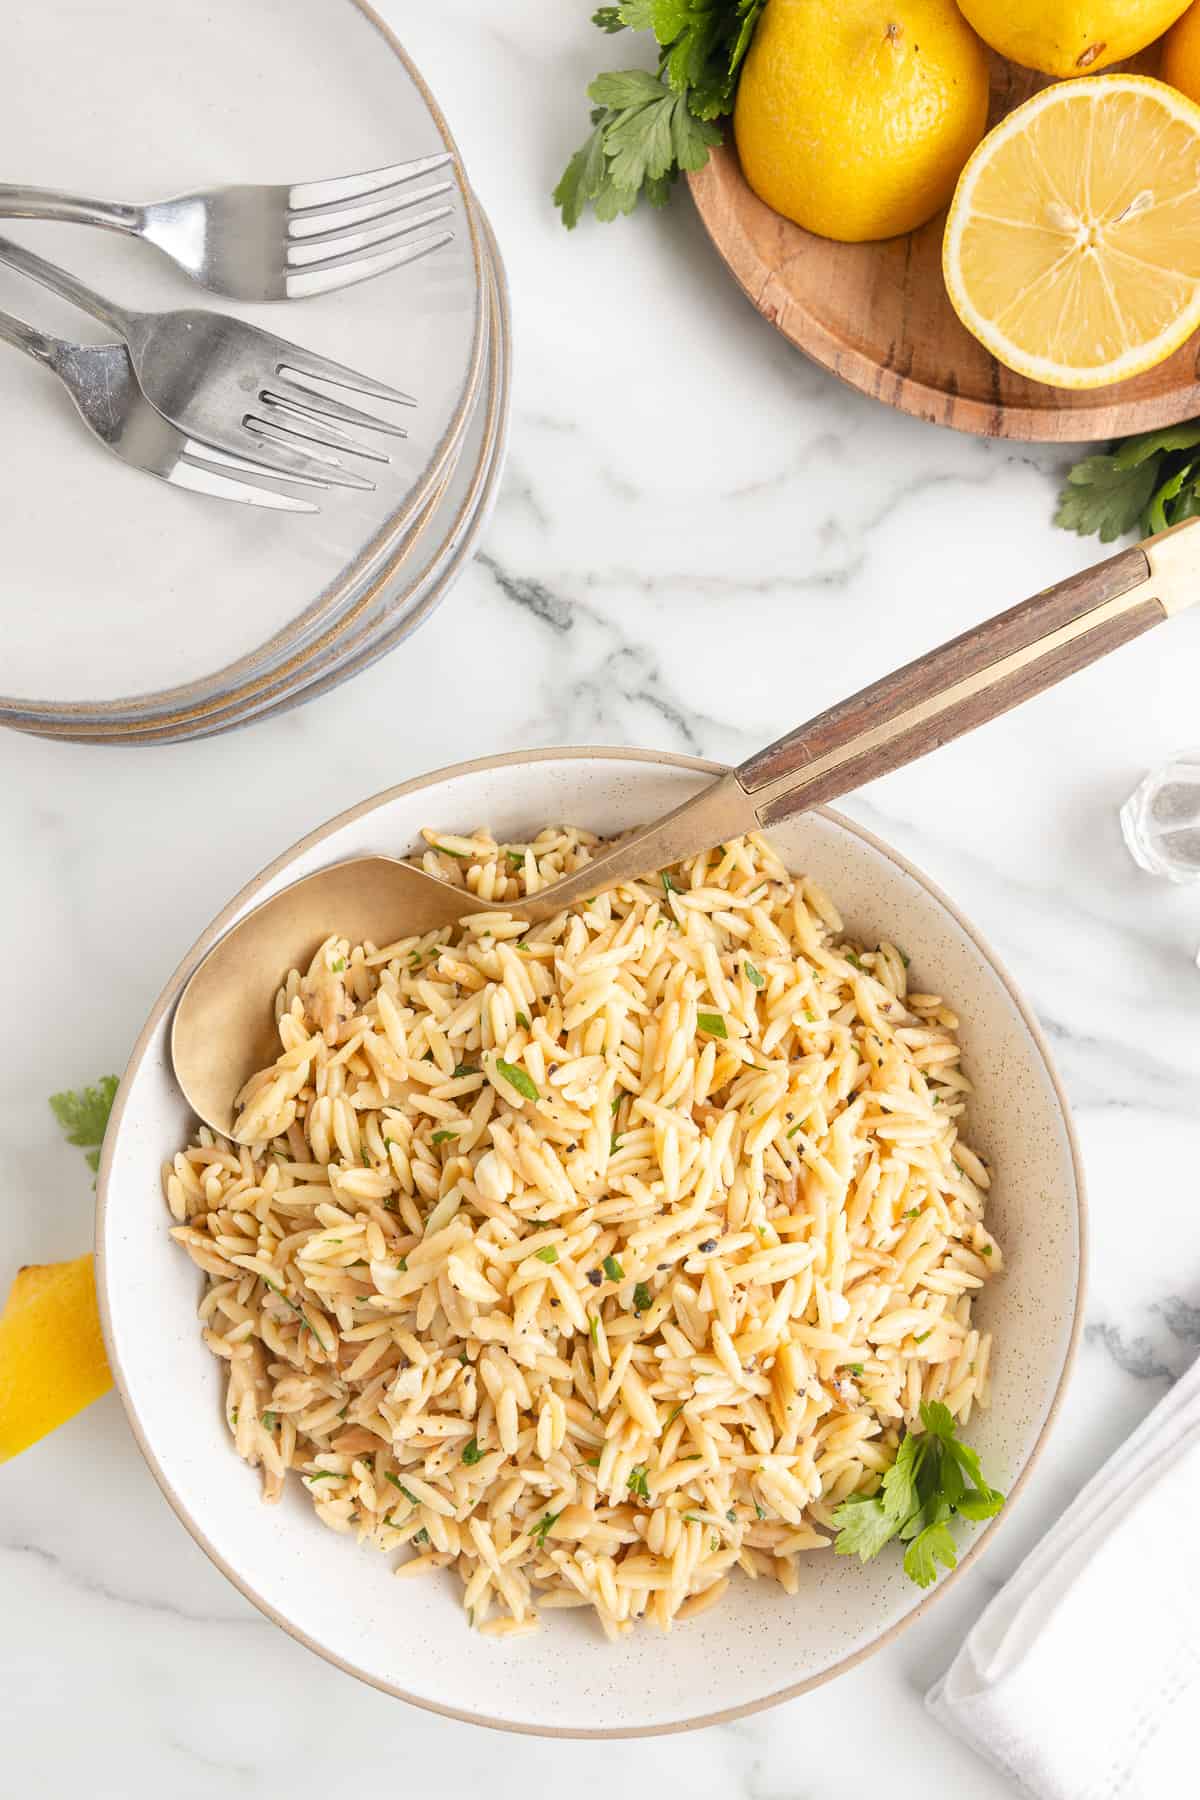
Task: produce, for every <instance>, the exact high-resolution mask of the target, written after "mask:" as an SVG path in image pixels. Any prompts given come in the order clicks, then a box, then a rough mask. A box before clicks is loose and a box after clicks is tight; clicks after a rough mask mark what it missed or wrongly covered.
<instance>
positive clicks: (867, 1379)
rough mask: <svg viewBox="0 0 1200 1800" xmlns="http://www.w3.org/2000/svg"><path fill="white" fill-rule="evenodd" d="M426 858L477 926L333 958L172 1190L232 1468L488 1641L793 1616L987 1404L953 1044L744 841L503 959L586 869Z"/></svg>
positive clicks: (285, 1003) (333, 941)
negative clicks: (898, 1458) (913, 1446)
mask: <svg viewBox="0 0 1200 1800" xmlns="http://www.w3.org/2000/svg"><path fill="white" fill-rule="evenodd" d="M425 836H426V839H427V841H428V844H429V846H430V847H429V849H428V850H427V851H426V852H425V854H424V866H425V867H426V868H428V869H430V870H431V871H433V872H435V873H437V874H439V875H442V876H445V877H447V878H448V879H450V880H454V881H457V882H459V883H462V884H465V885H466V886H468V887H469V888H470V889H471V890H472V891H473V892H475V893H477V894H480V895H482V896H483V897H484V898H486V899H494V900H495V902H496V910H495V912H487V913H474V914H472V915H471V916H469V917H468V918H465V919H464V920H463V921H462V922H461V924H459V925H458V926H456V927H455V928H454V929H453V930H448V931H439V932H435V933H432V934H430V935H428V936H426V937H422V938H406V939H404V940H402V941H401V942H399V943H394V944H388V945H386V946H383V947H382V948H379V949H376V948H375V947H374V946H372V945H370V944H363V945H359V944H351V943H348V942H347V941H346V940H344V939H341V938H338V937H336V936H334V937H330V938H329V939H328V941H327V942H326V943H325V944H323V945H322V947H321V949H320V950H319V951H318V952H317V955H316V956H315V957H314V959H313V962H312V964H311V966H310V968H309V969H308V970H307V971H306V972H304V973H300V972H298V971H296V970H293V971H292V972H291V973H290V974H289V975H288V977H287V980H286V982H285V983H284V985H283V987H282V989H281V990H280V993H279V996H278V1001H277V1013H278V1019H279V1037H280V1053H279V1057H278V1059H277V1061H276V1062H275V1064H274V1065H273V1066H272V1067H271V1068H269V1069H266V1070H264V1071H263V1072H262V1073H261V1074H259V1075H257V1076H256V1077H255V1078H254V1079H253V1080H252V1081H251V1082H250V1083H249V1084H248V1085H247V1087H246V1089H245V1091H244V1093H243V1095H242V1097H241V1106H242V1110H241V1113H240V1117H239V1125H238V1132H237V1139H238V1141H237V1142H236V1143H228V1142H225V1141H223V1140H221V1139H217V1138H214V1137H213V1136H212V1134H211V1133H209V1132H208V1131H201V1132H200V1133H199V1136H198V1137H197V1139H196V1141H195V1143H194V1144H193V1145H192V1146H191V1147H190V1148H189V1149H187V1150H184V1151H181V1152H180V1153H179V1155H177V1156H176V1157H175V1158H174V1160H173V1161H172V1162H170V1163H168V1164H167V1165H166V1167H165V1169H164V1185H165V1190H166V1195H167V1200H168V1203H169V1205H170V1208H171V1212H172V1214H173V1215H174V1217H175V1219H176V1221H177V1225H176V1227H175V1230H174V1232H173V1235H174V1236H175V1238H176V1239H177V1240H178V1241H179V1242H180V1243H181V1244H182V1245H183V1246H184V1247H185V1248H186V1249H187V1250H188V1251H189V1252H190V1254H191V1256H192V1257H193V1258H194V1260H195V1261H196V1262H197V1263H198V1264H199V1266H200V1267H201V1269H203V1270H204V1271H205V1273H206V1275H207V1277H208V1285H207V1291H206V1293H205V1295H204V1298H203V1301H202V1304H201V1307H200V1316H201V1320H202V1323H203V1331H204V1337H205V1341H206V1342H207V1343H208V1344H209V1346H210V1347H211V1348H212V1350H213V1351H214V1352H215V1353H216V1354H217V1355H218V1356H219V1357H221V1358H222V1359H223V1360H224V1361H225V1362H226V1363H227V1365H228V1369H229V1379H228V1386H227V1397H226V1416H227V1419H228V1423H229V1428H230V1431H231V1433H232V1435H233V1440H234V1443H235V1445H236V1448H237V1450H238V1452H239V1454H240V1455H241V1456H243V1457H244V1458H245V1459H246V1461H247V1462H249V1463H252V1464H256V1465H259V1466H261V1469H262V1477H263V1486H264V1494H265V1497H266V1498H267V1499H268V1500H277V1499H278V1498H279V1496H280V1494H281V1492H282V1489H283V1485H284V1482H285V1479H286V1477H287V1474H288V1471H289V1470H292V1471H294V1472H295V1477H296V1479H297V1480H298V1481H300V1482H303V1484H304V1485H305V1486H306V1487H307V1489H308V1491H309V1493H310V1495H311V1497H312V1503H313V1506H314V1507H315V1509H316V1512H317V1514H318V1516H319V1517H320V1518H321V1520H322V1521H323V1522H324V1523H325V1524H326V1525H329V1526H330V1527H332V1528H333V1529H334V1530H335V1531H341V1532H346V1533H349V1534H351V1535H353V1536H355V1537H357V1538H358V1539H360V1540H367V1541H369V1542H371V1543H373V1544H375V1545H377V1546H378V1547H379V1548H380V1549H382V1550H386V1551H403V1552H404V1555H403V1557H402V1559H401V1560H400V1561H399V1566H398V1568H397V1573H398V1574H401V1575H410V1574H412V1573H415V1572H417V1571H420V1570H424V1569H431V1568H440V1567H444V1566H449V1565H453V1567H454V1568H455V1569H456V1570H457V1572H458V1575H459V1577H460V1579H461V1581H462V1584H463V1600H464V1604H465V1606H466V1608H467V1611H468V1613H469V1614H470V1616H471V1618H472V1620H473V1621H474V1623H475V1624H476V1625H478V1626H480V1627H481V1628H482V1629H483V1630H484V1631H488V1632H492V1633H495V1634H497V1635H511V1634H512V1633H514V1632H521V1631H527V1630H531V1629H533V1628H534V1627H535V1625H536V1623H537V1619H538V1615H539V1613H541V1612H543V1611H545V1610H547V1609H550V1608H555V1607H566V1606H590V1607H593V1608H594V1609H595V1611H596V1613H597V1615H598V1617H599V1620H600V1623H601V1625H602V1626H603V1628H604V1630H605V1631H606V1632H607V1633H608V1634H609V1635H610V1636H616V1635H618V1634H620V1633H622V1632H624V1631H627V1630H629V1629H630V1628H631V1626H632V1624H633V1622H634V1621H635V1620H638V1619H648V1620H650V1621H652V1622H653V1623H654V1624H656V1625H659V1626H661V1627H663V1628H664V1629H665V1628H667V1627H668V1626H669V1625H670V1623H671V1621H672V1620H673V1619H676V1618H685V1617H687V1616H689V1615H690V1614H694V1613H696V1612H699V1611H702V1610H703V1609H704V1608H706V1607H708V1606H710V1605H711V1604H713V1603H714V1602H716V1601H718V1600H719V1599H720V1596H721V1594H722V1593H723V1592H724V1590H725V1587H726V1585H727V1582H728V1578H729V1576H730V1575H731V1574H732V1572H733V1571H734V1569H737V1568H740V1569H741V1570H743V1571H744V1573H745V1574H746V1575H748V1576H751V1577H758V1576H770V1577H773V1578H774V1579H775V1580H777V1581H779V1582H781V1583H782V1584H783V1586H784V1587H785V1588H786V1589H788V1590H789V1591H790V1590H792V1589H794V1587H795V1586H796V1582H797V1569H796V1559H797V1556H798V1554H799V1553H800V1552H802V1551H807V1550H814V1549H818V1548H821V1547H824V1546H826V1545H827V1544H828V1543H829V1541H830V1529H829V1528H830V1521H831V1515H832V1513H833V1510H834V1509H835V1508H836V1507H837V1506H838V1504H839V1503H840V1502H841V1501H842V1500H844V1499H845V1498H846V1496H847V1495H849V1494H851V1493H855V1492H866V1493H869V1492H871V1491H873V1490H874V1489H875V1488H876V1487H877V1486H878V1484H879V1482H880V1480H881V1477H882V1474H883V1473H884V1472H885V1471H886V1469H887V1468H888V1466H889V1465H890V1463H891V1461H892V1460H893V1458H894V1456H895V1453H896V1447H897V1444H898V1442H899V1439H900V1436H901V1434H902V1432H903V1430H904V1428H905V1424H906V1422H913V1423H916V1421H917V1416H918V1409H919V1406H920V1402H921V1401H922V1399H939V1400H942V1401H944V1402H945V1404H946V1405H947V1406H948V1407H949V1408H950V1410H951V1412H952V1413H953V1414H954V1415H955V1416H956V1418H958V1419H959V1420H960V1421H961V1420H965V1419H966V1418H967V1416H968V1415H969V1413H970V1411H971V1408H972V1406H973V1405H974V1404H976V1403H977V1402H978V1403H984V1402H986V1398H987V1388H988V1359H989V1349H990V1344H989V1340H988V1337H987V1336H986V1334H981V1333H980V1332H979V1331H977V1330H976V1329H975V1328H974V1326H973V1325H972V1322H971V1300H972V1296H973V1294H974V1292H975V1290H976V1289H978V1288H979V1287H980V1286H981V1285H982V1284H983V1282H984V1281H985V1280H986V1279H987V1278H988V1277H989V1276H992V1275H994V1274H995V1273H996V1272H997V1269H998V1268H999V1266H1000V1261H1001V1258H1000V1251H999V1248H998V1246H997V1245H996V1243H995V1241H994V1240H993V1238H992V1237H991V1235H990V1234H989V1232H988V1230H987V1228H986V1226H985V1224H984V1195H985V1191H986V1189H987V1187H988V1181H989V1178H988V1172H987V1169H986V1168H985V1166H984V1165H983V1163H982V1162H981V1161H980V1160H979V1158H978V1157H977V1156H975V1155H974V1154H973V1153H972V1152H971V1151H970V1150H969V1149H967V1147H966V1146H965V1145H964V1144H963V1143H962V1142H961V1140H960V1139H959V1135H958V1127H959V1119H960V1115H961V1112H962V1109H963V1104H964V1098H965V1096H966V1094H967V1092H968V1083H967V1081H966V1079H965V1077H964V1075H963V1074H962V1071H961V1069H960V1068H959V1051H958V1046H957V1043H956V1040H955V1036H954V1032H955V1027H956V1024H957V1021H956V1019H955V1017H954V1014H953V1013H952V1012H951V1011H950V1010H949V1009H948V1007H947V1006H946V1005H945V1004H944V1002H943V1001H942V1000H941V999H940V998H939V997H938V996H937V995H934V994H928V993H910V992H908V986H907V969H906V959H905V957H904V954H903V952H902V951H901V950H900V949H899V948H898V947H896V946H894V945H891V944H889V943H887V942H883V943H880V944H879V945H878V946H877V947H875V948H865V947H863V946H862V945H856V944H854V943H851V942H849V941H848V940H847V938H846V935H845V932H844V929H843V926H842V923H841V920H840V919H839V917H838V914H837V912H836V910H835V908H834V905H833V903H832V901H831V900H830V899H829V898H828V897H827V896H826V895H825V894H824V893H822V892H821V891H820V890H819V889H818V888H816V887H815V886H814V885H813V884H812V883H811V882H810V881H807V880H806V879H804V878H803V877H799V876H795V877H794V876H792V875H791V874H789V873H788V871H787V870H786V869H785V868H784V867H783V866H782V865H781V863H780V862H779V859H778V857H777V856H776V855H775V853H774V851H773V850H772V848H771V846H770V844H769V843H768V842H766V841H765V840H764V839H762V838H759V837H753V838H748V839H744V840H739V841H737V842H734V843H730V844H727V845H725V846H723V847H722V848H720V849H718V850H715V851H712V852H711V853H709V854H708V855H706V856H700V857H697V858H695V859H694V860H693V861H691V862H687V863H684V864H681V865H680V866H678V867H676V868H673V869H670V870H668V871H666V872H664V873H663V874H662V875H660V876H656V877H654V878H653V879H648V880H646V881H643V882H640V883H637V884H636V885H629V886H622V887H619V888H617V889H615V890H612V891H609V892H606V893H602V894H600V895H598V896H597V897H596V898H595V899H594V900H592V901H590V902H589V903H588V904H586V905H585V906H582V907H578V908H576V909H573V910H572V911H571V912H569V913H566V914H562V915H560V916H559V917H558V918H556V919H555V920H554V921H553V922H552V923H550V924H548V925H543V926H535V927H533V928H526V927H525V926H523V925H522V924H521V923H520V922H518V921H515V920H514V919H512V917H511V916H510V915H509V914H507V913H506V912H505V910H504V907H505V903H506V902H511V901H513V900H515V899H516V898H517V897H518V896H519V895H520V894H521V893H523V892H526V891H530V890H533V889H535V888H538V887H542V886H545V885H546V883H547V882H549V881H553V880H555V879H556V878H557V877H558V876H559V875H560V874H562V873H565V872H567V871H569V870H571V869H573V868H576V867H578V866H579V865H580V864H581V863H582V862H584V861H586V860H587V858H588V856H589V854H590V849H591V846H592V845H593V844H594V843H595V842H596V840H595V839H594V838H592V837H590V836H589V835H588V834H587V833H585V832H581V831H575V830H566V829H563V830H559V829H547V830H545V831H542V832H541V833H539V834H538V835H537V836H536V837H535V838H533V839H532V841H530V842H529V843H525V844H505V845H498V844H497V843H495V842H494V841H493V839H492V838H491V837H490V836H489V835H488V834H487V833H486V832H483V831H480V832H476V833H474V834H473V835H472V836H470V837H447V836H444V835H443V836H439V835H438V834H437V833H434V832H427V833H426V834H425Z"/></svg>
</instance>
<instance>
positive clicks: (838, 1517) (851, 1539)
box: [833, 1400, 1004, 1588]
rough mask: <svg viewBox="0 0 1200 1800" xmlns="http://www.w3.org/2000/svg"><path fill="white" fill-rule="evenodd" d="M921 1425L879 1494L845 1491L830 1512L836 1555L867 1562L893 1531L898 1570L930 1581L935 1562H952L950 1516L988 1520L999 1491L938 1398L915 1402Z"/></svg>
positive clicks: (998, 1503) (904, 1443) (999, 1502)
mask: <svg viewBox="0 0 1200 1800" xmlns="http://www.w3.org/2000/svg"><path fill="white" fill-rule="evenodd" d="M921 1423H922V1425H924V1427H925V1429H924V1431H921V1432H912V1431H910V1432H908V1433H907V1434H906V1435H905V1436H904V1437H903V1438H902V1439H901V1441H900V1448H899V1450H898V1451H897V1453H896V1460H895V1462H894V1463H893V1464H892V1466H891V1468H890V1469H889V1470H888V1472H887V1474H886V1475H885V1476H884V1478H883V1487H882V1489H881V1491H880V1492H879V1493H878V1494H873V1495H871V1496H869V1497H868V1496H867V1495H864V1494H855V1495H852V1496H851V1498H850V1499H849V1500H843V1502H842V1504H841V1505H840V1506H839V1507H838V1509H837V1511H836V1512H835V1513H834V1515H833V1520H834V1524H835V1525H836V1526H837V1527H838V1535H837V1538H836V1540H835V1542H834V1546H833V1547H834V1549H835V1550H836V1551H837V1553H838V1555H839V1556H857V1557H859V1559H860V1560H861V1561H862V1562H869V1561H870V1560H871V1558H872V1557H873V1556H878V1555H879V1552H880V1551H881V1550H882V1549H883V1548H884V1546H885V1544H890V1543H891V1541H892V1539H893V1538H897V1537H898V1538H899V1539H900V1540H901V1542H902V1543H904V1544H907V1546H908V1548H907V1550H906V1551H905V1552H904V1573H905V1574H906V1575H907V1576H908V1578H909V1580H910V1581H915V1582H916V1584H917V1586H918V1587H923V1588H924V1587H929V1585H930V1584H931V1583H932V1582H934V1581H936V1580H937V1565H938V1564H939V1563H941V1565H942V1567H943V1568H946V1569H953V1568H954V1567H955V1565H956V1564H957V1562H958V1547H957V1545H956V1544H955V1541H954V1535H953V1533H952V1532H951V1530H950V1521H951V1520H952V1519H953V1518H955V1517H956V1516H957V1517H959V1518H963V1519H990V1518H992V1517H993V1516H994V1515H995V1514H996V1513H998V1512H999V1511H1000V1508H1001V1507H1002V1506H1003V1505H1004V1495H1003V1494H1001V1493H999V1492H998V1491H997V1490H996V1489H995V1488H992V1487H989V1486H988V1484H987V1482H986V1481H985V1480H984V1479H983V1474H982V1471H981V1469H980V1467H979V1458H978V1456H977V1455H976V1454H975V1452H974V1450H972V1449H971V1448H970V1446H969V1445H967V1444H963V1443H960V1442H959V1440H958V1438H957V1437H956V1436H955V1433H954V1418H953V1415H952V1414H951V1412H950V1410H949V1408H948V1407H945V1406H943V1405H942V1403H941V1401H940V1400H934V1401H923V1402H922V1404H921ZM968 1484H969V1485H968Z"/></svg>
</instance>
